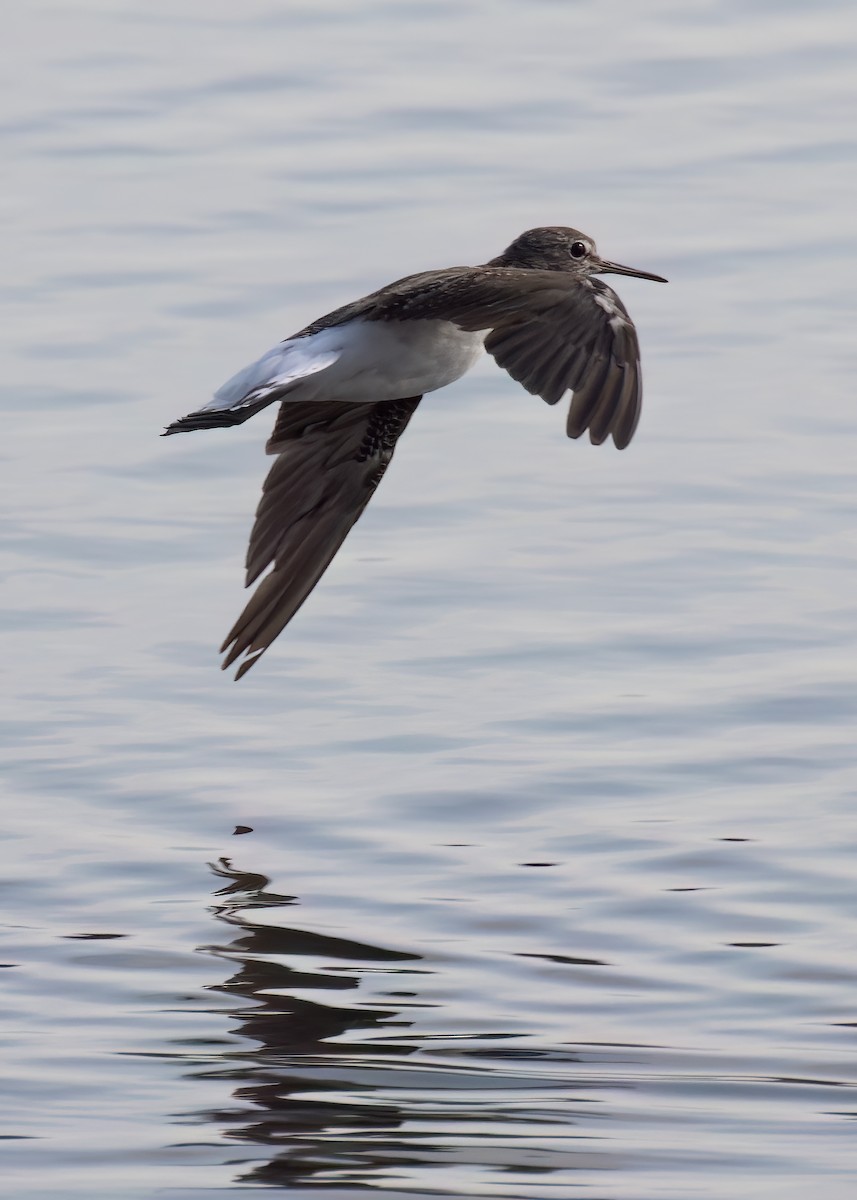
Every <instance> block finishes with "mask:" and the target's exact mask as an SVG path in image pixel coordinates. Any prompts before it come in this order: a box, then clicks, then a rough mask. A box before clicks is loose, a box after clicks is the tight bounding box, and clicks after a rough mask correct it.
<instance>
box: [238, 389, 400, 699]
mask: <svg viewBox="0 0 857 1200" xmlns="http://www.w3.org/2000/svg"><path fill="white" fill-rule="evenodd" d="M420 399H421V397H420V396H412V397H410V398H409V399H405V400H385V401H381V402H379V403H377V404H342V403H339V402H337V401H332V400H325V401H317V402H312V403H300V402H297V401H286V402H285V403H283V404H281V405H280V412H279V415H278V417H277V424H276V425H275V427H274V432H273V433H272V435H271V438H270V440H269V441H268V445H267V451H268V453H269V454H275V455H276V456H277V461H276V462H275V463H274V465H273V467H272V468H271V470H270V471H269V472H268V477H267V479H266V480H265V484H264V487H263V489H262V499H261V501H260V503H259V507H258V509H257V510H256V521H255V524H254V525H253V531H252V533H251V535H250V546H249V549H248V551H247V586H248V587H249V586H250V584H251V583H253V582H254V581H255V580H256V579H258V577H259V576H260V575H261V573H262V572H263V571H264V570H265V568H266V567H269V566H272V570H271V571H270V573H269V574H268V575H266V576H265V578H264V579H263V580H262V582H261V583H260V584H259V586H258V587H257V588H256V591H255V592H254V593H253V595H252V597H251V598H250V600H249V602H248V603H247V606H246V607H245V609H244V611H243V612H242V613H241V616H240V617H239V618H238V620H237V621H236V622H235V624H234V625H233V627H232V629H231V630H230V631H229V634H228V636H227V638H226V641H225V642H224V643H223V645H222V646H221V653H224V652H225V653H226V659H225V661H224V663H223V666H224V668H225V667H228V666H230V665H231V664H232V663H234V662H235V661H236V659H238V658H239V657H240V656H241V655H242V654H244V655H246V656H247V657H246V658H245V660H244V662H242V663H241V665H240V667H239V669H238V672H237V674H236V676H235V678H236V679H240V678H241V676H242V675H243V674H244V673H245V672H246V671H249V669H250V667H252V666H253V664H254V663H255V662H257V661H258V659H259V657H260V656H261V655H262V654H263V653H264V652H265V650H267V648H268V647H269V646H270V645H271V643H272V642H273V641H274V639H275V638H276V637H277V635H278V634H279V633H281V632H282V630H283V629H284V628H285V626H286V625H287V624H288V622H289V621H290V620H291V618H292V617H293V616H294V615H295V613H296V612H297V610H298V609H299V608H300V606H301V605H302V604H303V602H304V600H305V599H306V598H307V596H308V595H309V594H310V592H311V591H312V589H313V588H314V587H315V585H316V584H317V583H318V581H319V579H320V578H321V576H322V575H323V574H324V572H325V571H326V569H327V567H328V566H329V565H330V562H331V560H332V559H333V556H334V555H335V554H336V552H337V550H338V549H339V547H340V546H341V545H342V543H343V541H344V540H345V537H346V535H347V533H348V531H349V530H350V529H351V526H352V525H353V524H354V522H355V521H356V520H357V518H358V517H359V516H360V514H361V513H362V512H363V509H364V508H365V507H366V505H367V504H368V503H369V500H370V499H371V498H372V495H373V493H374V491H375V489H376V488H377V486H378V484H379V483H380V482H381V478H382V476H383V474H384V472H385V471H386V469H387V466H388V464H389V462H390V459H391V458H392V457H393V450H394V448H395V445H396V442H397V441H398V439H399V437H400V436H401V434H402V433H403V432H404V429H405V427H406V425H407V424H408V421H410V419H411V417H412V416H413V414H414V412H415V410H416V407H417V405H418V404H419V402H420Z"/></svg>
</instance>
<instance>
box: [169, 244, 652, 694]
mask: <svg viewBox="0 0 857 1200" xmlns="http://www.w3.org/2000/svg"><path fill="white" fill-rule="evenodd" d="M599 275H632V276H635V277H636V278H639V279H652V280H655V281H656V282H658V283H666V280H665V279H664V278H663V277H662V276H660V275H651V274H649V272H647V271H637V270H634V269H633V268H631V267H622V266H619V265H618V264H617V263H612V262H606V261H605V260H604V259H603V258H600V257H599V256H598V254H597V252H596V249H595V243H594V241H593V240H592V238H590V237H587V236H586V234H584V233H580V232H579V231H578V230H576V229H569V228H567V227H566V226H549V227H545V228H540V229H529V230H527V231H526V232H525V233H522V234H521V235H520V237H518V238H516V239H515V241H514V242H512V244H511V245H510V246H509V247H508V249H507V250H504V251H503V253H502V254H501V255H499V256H498V257H497V258H492V259H491V261H490V262H488V263H486V264H485V265H484V266H477V267H447V268H446V269H445V270H440V271H422V272H420V273H419V274H417V275H408V276H406V277H405V278H404V279H399V280H397V281H396V282H395V283H390V284H388V285H387V286H386V287H383V288H380V289H379V290H378V291H377V292H372V293H371V294H370V295H368V296H364V297H363V298H362V299H360V300H355V301H353V302H352V303H351V304H346V305H345V306H344V307H343V308H338V309H336V310H335V311H334V312H332V313H329V314H328V315H327V316H326V317H320V318H319V319H318V320H317V321H313V322H312V324H311V325H307V327H306V328H305V329H302V330H301V331H300V332H299V333H296V334H295V335H294V336H293V337H290V338H286V340H285V341H282V342H280V343H279V344H278V345H276V346H275V347H274V348H273V350H270V351H269V352H268V353H267V354H265V355H263V356H262V357H261V358H260V359H259V360H258V361H257V362H254V363H252V364H251V365H250V366H248V367H245V368H244V370H243V371H239V372H238V374H237V375H235V376H233V378H232V379H230V380H229V381H228V382H227V383H225V384H224V385H223V387H221V388H220V390H219V391H218V392H216V393H215V395H214V398H213V399H212V400H211V401H210V402H209V403H208V404H206V405H204V406H203V407H202V408H200V409H197V411H196V412H192V413H190V414H189V415H188V416H186V417H182V418H181V419H180V420H178V421H174V422H173V423H172V424H171V425H169V426H168V427H167V429H166V430H165V432H164V436H167V435H169V434H174V433H185V432H189V431H190V430H195V429H214V428H218V427H221V426H229V425H240V424H241V423H242V422H243V421H246V420H248V419H249V418H250V417H252V416H254V415H255V414H256V413H257V412H259V411H260V410H261V409H263V408H266V407H267V406H268V405H269V404H273V403H274V402H275V401H279V402H280V407H279V411H278V413H277V419H276V423H275V425H274V430H273V433H272V434H271V437H270V438H269V440H268V443H267V446H266V450H267V453H268V454H270V455H273V456H274V457H275V462H274V465H273V466H272V467H271V469H270V471H269V472H268V477H267V479H266V480H265V483H264V485H263V488H262V499H261V501H260V502H259V507H258V508H257V510H256V520H255V523H254V525H253V530H252V533H251V534H250V546H249V549H248V551H247V563H246V566H247V579H246V586H247V587H249V586H250V585H251V584H252V583H254V582H255V581H256V580H257V579H258V578H259V576H260V575H262V573H263V572H264V571H265V570H266V569H267V568H268V567H271V570H270V571H269V572H268V574H267V575H266V576H265V577H264V579H263V580H262V581H261V583H260V584H259V586H258V587H257V588H256V590H255V592H254V593H253V595H252V596H251V598H250V600H249V602H248V603H247V605H246V607H245V608H244V611H243V612H242V613H241V615H240V616H239V618H238V620H237V621H236V622H235V624H234V625H233V626H232V629H231V630H230V631H229V633H228V635H227V637H226V640H225V642H224V643H223V646H222V647H221V653H225V654H226V658H225V660H224V662H223V667H224V668H226V667H228V666H230V665H231V664H232V663H234V662H236V661H237V660H238V659H239V658H241V657H242V656H243V661H242V662H241V663H240V664H239V668H238V671H237V673H236V676H235V678H236V679H240V678H241V676H242V675H244V674H245V673H246V672H247V671H249V669H250V667H252V666H253V664H254V663H256V662H258V660H259V658H260V657H261V655H262V654H264V652H265V651H266V650H267V649H268V647H269V646H270V645H271V643H272V642H273V641H274V639H275V638H276V637H277V636H278V634H280V633H281V632H282V630H283V629H284V628H285V626H286V625H287V624H288V622H289V621H290V620H291V619H292V617H293V616H294V615H295V613H296V612H297V610H298V609H299V608H300V606H301V605H302V604H303V602H304V600H306V598H307V596H308V595H309V593H310V592H311V591H312V589H313V588H314V587H315V585H316V584H317V583H318V581H319V579H320V578H321V576H322V575H323V574H324V572H325V570H326V569H327V567H328V566H329V565H330V562H331V560H332V559H333V557H334V555H335V554H336V552H337V550H338V549H339V547H340V546H341V545H342V543H343V541H344V540H345V537H346V535H347V533H348V531H349V530H350V529H351V527H352V525H353V524H354V523H355V521H356V520H357V518H358V517H359V516H360V514H361V513H362V512H363V510H364V508H365V507H366V505H367V504H368V502H369V500H370V499H371V498H372V495H373V494H374V492H375V489H376V488H377V486H378V484H379V483H380V482H381V478H382V477H383V475H384V472H385V471H386V469H387V466H388V465H389V463H390V459H391V458H392V457H393V450H394V449H395V446H396V442H397V441H398V440H399V438H400V436H401V435H402V433H403V432H404V430H405V428H406V426H407V424H408V422H409V421H410V419H411V417H412V416H413V415H414V412H415V411H416V408H417V405H418V404H419V402H420V400H421V399H422V397H423V395H424V394H425V393H426V392H433V391H436V390H437V389H438V388H442V387H446V386H447V384H450V383H453V382H454V381H455V380H456V379H459V378H460V377H461V376H462V375H464V373H465V372H466V371H468V370H469V369H470V368H471V367H472V366H473V364H474V363H475V362H476V360H477V359H478V358H479V357H480V355H481V354H482V351H483V350H487V352H488V353H489V354H490V355H491V356H492V358H493V359H494V360H495V362H496V363H497V364H498V365H499V366H501V367H503V369H504V370H506V371H508V373H509V374H510V375H511V376H512V378H513V379H515V380H517V381H518V383H520V384H522V385H523V387H525V388H526V390H527V391H528V392H532V393H533V394H534V395H537V396H541V398H542V399H543V400H546V401H547V403H548V404H556V403H557V402H558V401H559V400H561V399H562V397H563V396H564V395H565V393H566V392H569V391H570V392H571V393H572V398H571V404H570V407H569V411H568V419H567V422H566V430H567V432H568V436H569V437H572V438H577V437H580V435H581V434H582V433H583V432H584V431H585V430H587V429H588V430H589V437H590V440H591V441H592V442H593V443H595V444H596V445H600V444H601V442H603V441H604V440H605V439H606V438H607V437H608V436H611V437H612V438H613V441H614V443H615V444H616V446H617V447H618V448H619V449H620V450H621V449H624V447H625V446H627V445H628V443H629V442H630V440H631V438H632V437H633V434H634V430H635V429H636V427H637V421H638V420H639V417H640V406H641V401H642V380H641V375H640V347H639V342H638V340H637V332H636V330H635V328H634V325H633V322H632V321H631V318H630V316H629V315H628V311H627V309H626V308H625V306H624V304H623V303H622V301H621V300H620V299H619V297H618V296H617V295H616V293H615V292H614V291H613V289H612V288H610V287H608V286H607V284H606V283H604V282H603V281H602V280H601V279H599V278H598V276H599Z"/></svg>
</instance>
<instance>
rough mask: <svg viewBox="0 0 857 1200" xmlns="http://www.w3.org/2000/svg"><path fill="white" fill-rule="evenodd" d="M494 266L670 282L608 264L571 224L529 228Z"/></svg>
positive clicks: (631, 269)
mask: <svg viewBox="0 0 857 1200" xmlns="http://www.w3.org/2000/svg"><path fill="white" fill-rule="evenodd" d="M490 265H491V266H493V267H523V268H524V269H528V270H531V271H566V272H568V273H569V274H572V275H578V276H584V275H633V276H634V277H635V278H637V279H653V280H654V281H655V282H656V283H666V282H667V281H666V279H664V277H663V276H662V275H651V274H650V273H649V272H648V271H637V270H635V269H634V268H633V267H622V266H620V265H619V264H618V263H613V262H607V261H606V259H603V258H601V257H600V256H599V254H598V252H597V251H596V249H595V242H594V241H593V240H592V238H591V237H587V236H586V234H585V233H581V232H580V230H579V229H569V227H568V226H567V225H546V226H543V227H542V228H540V229H527V230H526V231H525V232H524V233H522V234H521V235H520V237H516V238H515V240H514V242H512V244H511V246H509V247H508V248H507V249H506V250H504V251H503V253H502V254H501V255H500V256H499V257H498V258H495V259H492V261H491V264H490Z"/></svg>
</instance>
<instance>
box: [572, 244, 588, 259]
mask: <svg viewBox="0 0 857 1200" xmlns="http://www.w3.org/2000/svg"><path fill="white" fill-rule="evenodd" d="M570 253H571V257H572V258H586V256H587V254H588V253H589V251H588V250H587V248H586V242H572V243H571V251H570Z"/></svg>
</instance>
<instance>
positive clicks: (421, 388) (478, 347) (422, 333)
mask: <svg viewBox="0 0 857 1200" xmlns="http://www.w3.org/2000/svg"><path fill="white" fill-rule="evenodd" d="M485 333H486V331H485V330H483V331H482V332H480V333H464V332H463V331H462V330H460V329H458V327H457V326H455V325H453V324H451V323H450V322H449V321H363V320H357V321H349V322H348V323H347V324H345V325H337V326H334V327H333V328H332V329H322V330H320V331H319V332H318V333H312V334H310V335H309V336H308V337H301V338H291V339H289V340H288V341H285V342H280V344H279V345H278V346H275V347H274V348H273V350H270V351H269V352H268V353H267V354H265V355H263V356H262V358H260V359H259V360H258V361H257V362H254V363H251V364H250V366H248V367H245V368H244V370H243V371H239V372H238V374H237V375H234V376H233V377H232V379H230V380H229V381H228V382H227V383H225V384H224V385H223V387H221V388H220V389H219V390H218V391H217V392H216V393H215V395H214V398H213V399H212V400H211V401H210V402H209V403H208V404H206V405H205V410H208V411H211V410H224V409H233V408H242V407H244V405H249V404H256V403H258V402H259V401H260V400H263V399H264V397H265V395H267V394H270V393H272V392H277V393H279V394H282V393H283V391H285V393H286V394H285V395H278V398H282V399H285V400H300V401H306V400H346V401H351V402H352V403H353V404H360V403H372V402H374V401H378V400H402V399H404V398H406V397H408V396H422V395H423V394H424V393H425V392H434V391H436V390H437V389H438V388H442V387H446V385H447V384H449V383H453V382H454V381H455V380H456V379H460V378H461V376H462V375H463V374H464V373H465V372H466V371H469V370H470V368H471V367H472V366H473V364H474V363H475V362H476V360H477V359H478V358H479V356H480V354H481V353H482V350H483V342H484V340H485Z"/></svg>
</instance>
